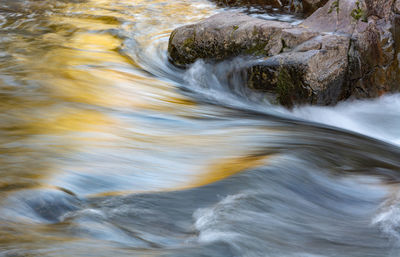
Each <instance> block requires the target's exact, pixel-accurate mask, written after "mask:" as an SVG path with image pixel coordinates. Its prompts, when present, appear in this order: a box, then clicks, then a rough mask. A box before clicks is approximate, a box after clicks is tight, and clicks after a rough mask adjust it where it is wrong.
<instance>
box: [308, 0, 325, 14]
mask: <svg viewBox="0 0 400 257" xmlns="http://www.w3.org/2000/svg"><path fill="white" fill-rule="evenodd" d="M327 2H328V0H303V1H302V4H303V12H304V13H305V14H311V13H313V12H314V11H316V10H317V9H318V8H320V7H322V6H324V5H325V4H326V3H327Z"/></svg>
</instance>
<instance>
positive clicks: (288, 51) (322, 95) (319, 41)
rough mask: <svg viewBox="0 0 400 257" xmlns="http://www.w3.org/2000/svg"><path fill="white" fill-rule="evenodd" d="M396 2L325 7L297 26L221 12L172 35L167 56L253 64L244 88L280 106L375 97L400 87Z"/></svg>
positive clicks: (339, 0)
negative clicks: (248, 58)
mask: <svg viewBox="0 0 400 257" xmlns="http://www.w3.org/2000/svg"><path fill="white" fill-rule="evenodd" d="M310 1H311V0H310ZM399 2H400V0H397V1H395V0H365V1H364V0H330V1H328V3H327V4H326V5H325V6H323V7H322V8H319V9H318V10H317V11H316V12H314V13H313V14H312V15H311V16H310V17H308V18H307V19H306V20H304V22H302V23H301V24H299V25H297V26H293V25H291V24H288V23H284V22H276V21H265V20H261V19H257V18H253V17H249V16H247V15H244V14H239V13H233V12H224V13H220V14H217V15H214V16H212V17H210V18H208V19H205V20H203V21H200V22H199V23H197V24H192V25H187V26H183V27H180V28H178V29H176V30H174V31H173V32H172V34H171V37H170V41H169V48H168V50H169V54H170V58H171V61H172V62H173V63H175V64H176V65H179V66H185V65H188V64H191V63H193V62H194V61H195V60H197V59H199V58H203V59H212V60H216V61H220V60H223V59H227V58H231V57H235V56H241V55H252V56H257V57H259V58H260V60H261V61H258V62H256V63H255V64H254V65H250V66H249V67H246V74H247V82H248V83H247V85H248V86H249V87H252V88H254V89H257V90H262V91H265V92H268V93H269V94H268V95H272V96H273V99H272V101H276V102H279V103H281V104H283V105H285V106H292V105H294V104H304V103H309V104H320V105H329V104H335V103H337V102H338V101H340V100H343V99H346V98H349V97H356V98H362V97H376V96H379V95H381V94H383V93H385V92H394V91H396V90H399V87H400V86H399V81H400V72H399V71H400V69H399V61H398V58H397V55H398V53H399V50H400V29H399V28H400V27H399V24H400V4H399Z"/></svg>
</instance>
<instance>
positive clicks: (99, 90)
mask: <svg viewBox="0 0 400 257" xmlns="http://www.w3.org/2000/svg"><path fill="white" fill-rule="evenodd" d="M53 2H54V3H55V1H46V2H43V3H42V4H41V3H37V2H35V1H32V2H29V3H30V4H31V5H30V8H31V10H25V9H24V12H28V13H31V16H33V18H30V16H29V15H26V13H24V16H23V17H25V19H26V21H25V20H18V19H14V18H9V22H8V23H6V24H3V26H2V28H3V29H8V28H9V27H13V29H14V30H13V31H14V32H15V31H17V32H18V33H11V34H10V36H9V37H10V41H9V42H8V43H7V38H6V39H4V40H3V41H4V42H6V43H4V44H3V48H2V49H1V50H2V51H4V52H5V53H6V54H7V55H9V56H10V57H9V59H8V65H4V64H3V65H1V64H0V75H2V76H1V77H0V98H1V99H2V100H1V101H0V113H1V114H0V116H1V119H2V121H3V122H2V124H0V136H1V137H0V140H1V141H0V144H1V148H0V153H1V155H0V162H1V164H2V167H3V168H2V171H1V173H2V180H1V181H0V189H1V191H3V192H4V191H10V190H11V191H13V190H15V189H18V188H27V187H37V186H41V185H43V184H46V183H51V182H48V181H49V179H48V177H49V176H50V177H54V175H56V174H58V173H60V170H62V169H63V168H62V167H61V166H63V165H65V161H63V162H60V158H61V159H62V158H64V157H65V156H69V155H71V154H73V153H74V152H79V151H81V149H82V148H83V147H90V146H93V147H96V146H98V145H103V146H104V145H109V147H110V148H112V147H118V145H120V144H121V143H122V142H121V140H129V142H132V144H135V143H134V142H150V143H151V144H153V145H154V147H157V146H163V147H165V149H168V148H179V147H181V148H182V147H183V148H184V149H189V150H188V153H189V154H190V151H191V150H190V148H191V147H194V148H198V149H201V148H204V147H207V145H208V144H210V143H211V144H212V145H213V146H214V147H216V148H217V149H216V150H215V152H218V151H220V152H221V153H220V154H219V155H218V156H220V157H218V158H222V159H221V160H215V158H214V156H213V158H211V156H208V157H207V156H205V155H203V156H202V158H203V160H202V161H201V166H200V167H199V166H196V167H193V168H192V171H189V172H186V173H185V172H182V173H181V174H175V175H177V176H179V178H177V179H173V180H174V182H173V183H165V185H162V184H159V183H160V181H157V182H155V183H158V184H155V185H152V186H151V187H149V190H154V189H157V188H159V189H163V190H166V189H168V187H170V188H169V189H177V188H178V189H179V188H187V187H190V186H200V185H204V184H207V183H211V182H214V181H217V180H219V179H223V178H225V177H227V176H229V175H231V174H235V173H237V172H239V171H241V170H243V169H246V168H250V167H253V166H256V165H259V163H260V161H259V160H258V159H257V158H256V159H254V158H253V157H240V155H241V154H240V152H239V153H238V152H235V154H233V152H234V151H244V150H243V149H242V150H240V149H239V148H233V150H231V151H226V150H225V149H224V148H225V145H227V144H228V141H229V140H230V138H231V137H235V133H232V134H231V135H229V133H228V134H226V135H224V136H221V135H220V134H216V135H212V134H209V135H202V136H199V135H196V133H191V134H190V133H189V134H187V133H186V134H181V133H179V132H178V131H168V130H167V132H165V131H166V130H165V129H164V132H163V133H162V134H160V135H158V134H159V132H157V131H154V132H152V133H139V132H136V133H134V134H130V135H129V133H130V132H128V131H124V130H125V129H124V127H130V128H134V126H135V125H134V124H132V122H130V123H126V122H125V121H124V120H121V119H120V118H118V117H116V116H115V115H113V111H115V110H117V111H119V110H138V111H139V112H140V111H141V110H145V111H146V112H148V111H155V112H157V113H162V114H165V115H176V116H182V117H189V118H192V117H196V116H197V113H199V112H200V113H201V112H204V111H206V110H201V109H198V107H197V106H196V104H195V103H194V102H193V101H192V100H190V99H189V98H187V97H184V96H183V95H181V94H179V93H178V92H177V91H176V88H175V87H174V86H173V85H172V84H171V83H169V82H165V81H162V80H160V79H159V78H157V77H155V76H152V75H150V74H148V73H147V72H145V71H144V69H143V68H142V63H140V61H141V60H140V59H137V58H135V56H133V57H132V56H130V55H129V54H127V53H125V52H124V44H125V40H126V39H130V38H131V37H133V38H134V39H135V42H136V43H137V45H136V46H135V47H136V48H137V49H139V52H141V53H148V54H149V55H147V58H160V57H159V56H157V53H155V51H156V50H157V47H161V49H163V51H165V50H166V46H167V44H166V41H167V39H168V35H169V33H170V32H171V30H172V29H173V28H174V27H176V26H178V25H180V24H187V23H190V22H193V21H196V20H198V19H200V18H203V17H206V16H209V15H211V14H212V13H214V12H215V6H214V5H212V4H211V3H209V2H208V1H205V0H198V1H168V2H166V1H160V0H153V1H147V0H146V1H145V0H136V1H132V0H129V1H128V0H126V1H115V0H103V1H98V0H97V1H78V2H77V3H74V2H68V1H65V2H63V3H61V2H57V4H55V5H50V3H53ZM15 8H16V9H15V10H19V11H21V10H22V9H21V10H20V9H18V8H19V7H15ZM46 8H50V9H49V10H46ZM51 8H53V9H51ZM21 12H22V11H21ZM46 12H48V13H47V14H46ZM34 14H36V16H35V15H34ZM10 17H11V16H10ZM7 26H8V27H7ZM19 31H20V32H19ZM30 33H31V34H30ZM7 35H8V34H6V36H7ZM144 56H146V55H144ZM206 112H207V111H206ZM137 126H138V129H137V130H138V131H139V130H140V124H138V125H137ZM131 130H132V129H131ZM133 130H134V129H133ZM156 130H157V129H156ZM121 133H122V134H121ZM89 134H90V136H87V135H89ZM105 134H107V135H113V136H105ZM122 144H123V143H122ZM218 147H221V149H220V150H218ZM129 149H132V147H131V146H130V148H128V150H129ZM134 154H135V152H132V155H134ZM194 154H195V153H194ZM242 155H243V156H247V155H248V153H246V152H243V154H242ZM232 156H239V157H232ZM207 158H208V159H207ZM210 163H211V164H210ZM212 163H215V164H212ZM76 165H82V164H79V163H77V164H76ZM132 165H135V164H134V163H133V164H132ZM160 165H163V164H162V163H161V164H160ZM197 165H200V162H197ZM67 166H72V167H74V165H71V164H68V165H67ZM187 166H188V167H190V165H189V164H188V165H187ZM115 168H116V169H118V167H115ZM89 169H90V168H89ZM165 169H168V166H166V167H165ZM194 170H195V172H196V174H193V172H194ZM168 172H171V174H173V172H174V171H168ZM154 176H157V173H156V174H154ZM50 181H51V180H50ZM177 181H178V182H177ZM166 182H168V181H166ZM47 186H48V185H47ZM50 186H52V185H51V184H50ZM171 186H172V187H171ZM169 189H168V190H169ZM109 193H110V194H111V192H107V191H105V192H103V194H109Z"/></svg>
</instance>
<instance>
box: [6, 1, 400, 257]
mask: <svg viewBox="0 0 400 257" xmlns="http://www.w3.org/2000/svg"><path fill="white" fill-rule="evenodd" d="M240 10H241V9H239V11H240ZM222 11H225V10H224V9H221V8H219V7H217V6H215V4H213V3H212V2H209V1H206V0H192V1H186V0H171V1H160V0H42V1H37V0H1V1H0V60H1V61H0V256H182V257H183V256H184V257H187V256H216V257H217V256H221V257H229V256H243V257H253V256H254V257H258V256H262V257H334V256H335V257H385V256H388V257H397V256H400V191H399V181H400V112H399V111H398V110H399V109H400V95H399V94H395V95H387V96H383V97H382V98H379V99H373V100H364V101H356V100H348V101H346V102H343V103H340V104H339V105H337V106H335V107H317V106H299V107H295V108H294V109H292V110H288V109H285V108H283V107H279V106H276V105H273V104H270V103H269V102H268V100H267V99H266V98H265V97H264V96H263V95H261V94H259V93H257V92H252V91H250V90H248V89H246V88H245V87H244V83H243V80H242V78H241V77H240V76H239V75H238V74H240V73H238V72H236V71H237V70H239V69H240V67H242V66H243V65H246V64H247V63H248V62H250V61H252V60H248V59H241V58H237V59H234V60H229V61H225V62H222V63H217V64H215V63H208V62H205V61H201V60H200V61H198V62H196V63H195V64H193V65H192V66H191V67H190V68H189V69H187V70H182V69H178V68H176V67H174V66H173V65H171V64H170V63H169V62H168V55H167V50H166V49H167V44H168V38H169V33H170V32H171V31H172V30H173V29H174V28H176V27H178V26H180V25H183V24H188V23H192V22H196V21H198V20H200V19H202V18H205V17H208V16H210V15H212V14H214V13H217V12H222ZM254 15H257V16H259V17H261V18H265V19H278V20H284V21H288V22H298V19H297V18H296V17H294V16H290V15H282V14H275V13H264V14H262V13H260V12H256V14H254Z"/></svg>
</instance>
